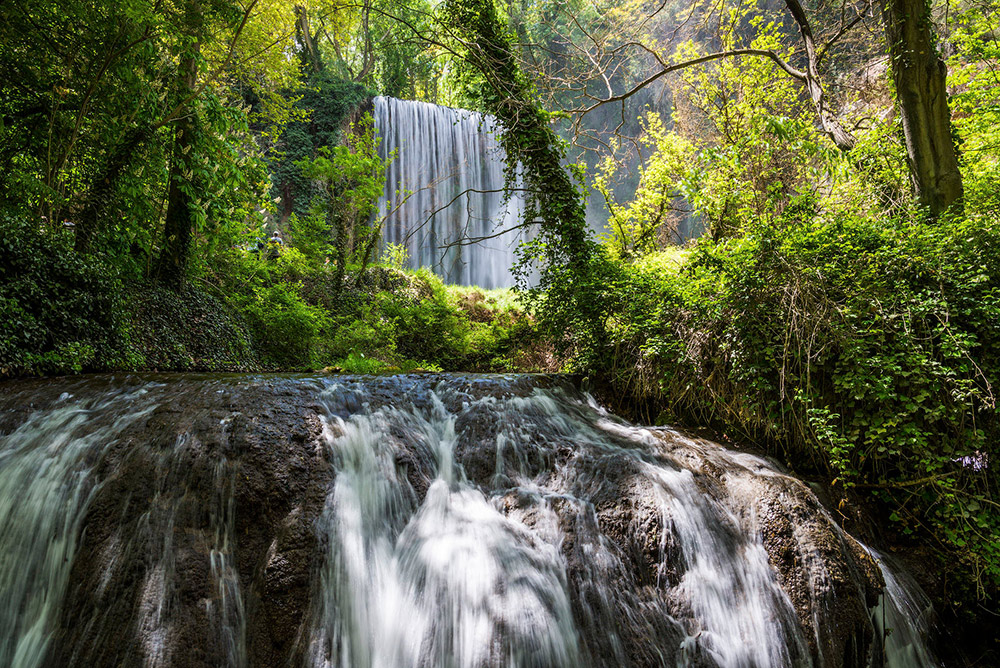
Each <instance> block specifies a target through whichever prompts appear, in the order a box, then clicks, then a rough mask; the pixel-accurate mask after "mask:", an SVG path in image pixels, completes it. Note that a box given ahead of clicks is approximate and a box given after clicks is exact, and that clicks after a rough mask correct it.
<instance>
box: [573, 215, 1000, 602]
mask: <svg viewBox="0 0 1000 668" xmlns="http://www.w3.org/2000/svg"><path fill="white" fill-rule="evenodd" d="M998 251H1000V220H998V219H997V218H996V217H995V216H994V217H977V218H962V219H956V220H940V221H937V222H926V221H919V222H892V221H878V222H876V221H872V220H868V219H864V218H861V217H852V216H849V215H840V216H838V217H835V218H833V219H829V220H824V219H822V218H819V217H817V218H810V219H807V220H790V221H789V220H783V221H779V222H777V223H774V224H760V225H757V226H748V227H747V228H746V230H745V233H744V234H742V235H740V236H738V237H733V238H727V239H725V240H722V241H719V242H715V241H713V240H711V239H710V238H707V237H706V238H702V239H700V240H699V241H698V242H697V243H695V244H693V245H692V246H691V247H690V248H689V249H688V250H686V251H685V253H684V257H682V258H680V259H679V261H678V258H677V256H676V253H674V254H671V255H663V254H660V255H654V256H650V257H647V258H646V259H644V260H642V261H639V262H637V263H634V264H632V265H630V266H629V267H628V270H624V271H620V272H617V273H616V276H617V279H616V280H617V284H616V285H615V290H614V291H615V293H616V295H617V303H618V305H619V308H618V310H617V312H616V315H615V317H613V318H611V321H610V324H609V331H610V333H611V339H612V344H611V348H610V349H609V350H600V351H598V350H581V351H579V353H578V354H579V357H580V358H581V359H587V360H588V363H589V364H591V365H593V370H594V371H595V373H597V374H598V375H600V376H602V377H603V378H604V379H605V380H606V381H607V382H608V383H609V385H610V387H611V390H610V391H609V392H608V394H609V395H610V396H613V397H617V398H618V400H619V401H621V402H622V403H630V404H631V405H632V406H633V408H636V407H643V406H644V407H646V409H647V410H649V411H650V412H651V416H657V419H658V421H660V422H667V421H681V422H684V423H687V424H692V425H702V426H709V427H713V428H716V429H717V430H719V431H720V432H724V433H728V434H729V435H730V436H732V437H734V438H737V439H744V440H751V441H755V442H758V443H761V444H763V445H765V446H766V447H767V448H768V449H769V450H770V451H771V452H772V453H773V454H775V455H777V456H779V457H782V458H783V459H784V460H785V461H787V462H789V463H790V464H792V465H793V467H795V468H796V469H798V470H800V471H802V470H812V471H818V472H821V473H825V474H826V476H827V478H828V479H833V480H834V482H835V485H839V486H842V488H843V489H851V490H853V491H854V492H859V493H862V494H865V495H871V497H872V498H873V499H874V500H876V501H877V502H878V504H879V506H880V507H882V508H885V509H886V513H887V515H888V519H889V520H890V524H891V525H893V526H895V527H896V528H897V529H898V530H899V532H901V533H902V534H904V535H906V534H912V535H920V536H924V537H930V538H931V540H932V542H933V544H935V545H936V546H937V547H938V549H939V550H940V552H941V554H942V555H944V556H945V557H946V560H947V563H948V565H949V567H950V568H954V569H958V570H960V571H962V572H963V574H964V575H967V576H969V577H964V578H958V579H957V581H958V582H959V583H962V584H960V585H958V586H962V585H964V584H967V585H968V586H969V587H971V588H972V589H974V591H968V592H966V593H965V594H961V593H960V592H957V591H956V592H955V598H956V600H961V599H964V600H967V601H968V600H976V599H979V600H982V599H983V598H985V597H988V596H995V595H996V592H997V587H998V585H1000V512H998V510H1000V508H998V506H997V503H996V499H997V498H1000V495H998V494H997V491H998V490H997V476H996V467H997V458H998V456H1000V448H998V447H997V437H998V435H1000V430H998V421H997V415H996V404H995V401H996V391H997V388H998V381H1000V252H998Z"/></svg>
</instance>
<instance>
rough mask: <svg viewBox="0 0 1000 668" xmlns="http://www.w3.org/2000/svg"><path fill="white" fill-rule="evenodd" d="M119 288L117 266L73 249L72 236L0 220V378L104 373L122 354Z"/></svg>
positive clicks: (124, 336)
mask: <svg viewBox="0 0 1000 668" xmlns="http://www.w3.org/2000/svg"><path fill="white" fill-rule="evenodd" d="M123 299H124V294H123V291H122V283H121V280H120V278H119V275H118V272H117V270H116V268H115V267H114V266H112V265H111V264H110V263H109V262H107V261H106V260H104V259H103V258H102V257H100V256H97V255H90V256H85V255H80V254H77V253H75V252H74V251H73V235H72V233H71V232H69V231H67V230H65V229H63V228H53V227H51V226H49V225H48V224H45V223H35V222H31V221H29V220H28V219H27V218H25V217H11V216H3V217H0V376H13V375H30V374H57V373H78V372H80V371H84V370H90V369H97V368H102V367H103V366H105V365H107V364H109V363H111V362H112V361H113V360H114V358H115V356H116V354H117V351H121V350H123V349H124V348H125V347H126V345H127V341H128V335H127V333H126V328H125V326H124V321H123V318H122V313H123Z"/></svg>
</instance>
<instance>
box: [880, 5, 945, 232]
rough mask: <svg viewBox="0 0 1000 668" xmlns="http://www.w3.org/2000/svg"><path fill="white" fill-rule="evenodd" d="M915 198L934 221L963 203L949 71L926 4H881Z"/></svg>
mask: <svg viewBox="0 0 1000 668" xmlns="http://www.w3.org/2000/svg"><path fill="white" fill-rule="evenodd" d="M882 18H883V20H884V22H885V35H886V41H887V42H888V46H889V58H890V60H891V61H892V78H893V82H894V83H895V85H896V97H897V99H898V100H899V108H900V115H901V116H902V120H903V134H904V136H905V140H906V154H907V160H908V162H909V166H910V177H911V180H912V182H913V192H914V194H915V195H916V196H917V199H918V200H919V202H920V204H921V205H923V206H925V207H926V208H927V209H928V210H929V211H930V213H931V215H932V216H938V215H940V214H942V213H944V212H945V211H946V210H947V209H948V208H949V207H951V206H952V205H953V204H956V203H958V204H960V203H961V200H962V174H961V172H960V171H959V169H958V156H957V152H956V150H955V143H954V141H953V139H952V135H951V110H950V109H949V108H948V91H947V88H946V85H945V84H946V81H945V80H946V76H947V68H946V67H945V64H944V62H943V61H942V60H941V58H940V57H939V56H938V52H937V48H936V45H935V43H934V36H933V34H932V32H931V20H930V10H929V8H928V6H927V3H926V0H882Z"/></svg>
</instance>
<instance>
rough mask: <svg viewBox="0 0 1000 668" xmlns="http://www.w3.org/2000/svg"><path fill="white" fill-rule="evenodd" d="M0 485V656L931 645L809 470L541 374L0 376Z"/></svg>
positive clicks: (109, 658)
mask: <svg viewBox="0 0 1000 668" xmlns="http://www.w3.org/2000/svg"><path fill="white" fill-rule="evenodd" d="M0 510H2V511H3V512H2V513H0V601H2V603H3V604H2V605H0V665H3V666H5V667H6V666H11V667H12V668H41V667H46V666H60V667H63V668H83V667H84V666H86V667H87V668H103V667H105V666H107V667H109V668H110V667H118V666H129V667H132V666H136V667H138V666H143V667H150V668H167V667H178V668H209V667H211V668H219V667H227V668H247V667H255V666H261V667H270V666H311V667H316V668H603V667H605V666H623V667H635V668H645V667H647V666H670V667H673V666H678V667H682V668H684V667H689V668H785V667H799V666H802V667H805V666H818V667H821V668H825V667H827V666H830V667H833V666H838V667H843V668H847V667H850V668H863V667H864V666H888V668H933V667H936V666H938V665H939V664H938V663H937V661H936V659H934V658H933V656H932V654H931V653H930V651H929V649H928V648H927V647H926V640H927V635H928V630H927V626H926V623H925V620H924V619H923V617H924V615H925V612H926V610H927V608H928V604H927V602H926V599H925V598H923V596H922V594H920V593H919V590H918V589H917V588H916V587H915V585H913V584H912V583H909V582H908V581H907V579H906V578H905V576H903V575H902V574H900V573H899V571H898V570H896V569H894V568H893V567H892V565H891V563H890V562H889V561H887V560H885V559H883V558H882V557H881V555H879V554H878V553H875V552H871V553H870V554H871V555H872V556H874V557H875V558H876V559H877V562H878V563H876V561H874V560H872V558H871V557H869V556H868V555H869V553H868V552H866V548H864V547H863V546H861V545H860V544H859V543H857V541H855V540H854V539H853V538H851V537H850V536H848V535H846V534H844V533H843V532H842V531H841V530H840V529H839V527H838V526H837V525H836V523H835V522H834V521H833V520H832V519H831V518H830V517H829V515H828V514H827V513H826V511H825V510H824V509H823V507H822V506H821V505H820V504H819V502H818V500H817V499H816V497H815V496H814V495H813V494H812V493H811V492H810V491H809V488H808V487H807V486H806V485H804V484H803V483H801V482H800V481H798V480H795V479H794V478H791V477H789V476H787V475H784V474H783V473H780V472H778V471H776V470H775V469H774V468H773V467H772V466H771V465H770V464H769V463H768V462H766V461H765V460H763V459H761V458H758V457H755V456H752V455H749V454H745V453H738V452H733V451H730V450H727V449H725V448H723V447H722V446H720V445H718V444H715V443H711V442H709V441H705V440H702V439H697V438H692V437H689V436H686V435H684V434H682V433H679V432H677V431H674V430H670V429H662V428H660V429H652V428H643V427H638V426H635V425H631V424H628V423H626V422H624V421H622V420H619V419H618V418H615V417H614V416H612V415H610V414H608V413H606V412H605V411H604V410H603V409H601V408H600V407H599V406H598V405H597V404H596V403H595V402H594V401H593V399H591V398H590V397H589V396H587V395H585V394H581V393H580V392H578V391H577V390H575V389H574V388H572V387H571V386H569V385H568V384H565V383H563V381H561V380H559V379H553V378H534V377H528V376H471V375H445V374H441V375H426V376H385V377H377V378H373V377H367V378H365V377H349V376H345V377H337V378H330V377H300V376H285V375H265V376H249V377H247V376H221V377H219V376H207V377H198V376H189V375H185V376H177V377H174V376H157V377H153V378H147V379H136V378H92V379H85V380H77V381H67V380H61V379H56V380H52V381H37V382H31V383H25V384H24V386H23V389H17V390H16V391H15V390H14V389H12V387H11V386H10V385H8V386H7V387H4V386H2V385H0ZM879 569H881V573H882V575H881V576H879V575H878V573H879ZM883 582H884V588H883ZM883 659H884V661H883Z"/></svg>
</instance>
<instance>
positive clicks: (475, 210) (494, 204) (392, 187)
mask: <svg viewBox="0 0 1000 668" xmlns="http://www.w3.org/2000/svg"><path fill="white" fill-rule="evenodd" d="M374 106H375V109H374V118H375V127H376V129H377V130H378V133H379V136H380V137H381V144H380V152H381V154H382V156H383V158H385V157H386V156H389V155H391V154H393V153H394V152H395V156H396V157H395V159H394V160H392V161H391V162H390V163H389V166H388V169H387V172H386V186H385V192H384V193H383V195H382V197H381V199H380V200H379V212H380V215H382V216H387V219H386V221H385V226H384V228H383V235H382V237H383V241H384V242H385V243H392V244H402V245H403V246H405V247H406V249H407V252H408V254H409V266H410V267H411V268H417V267H430V268H431V269H432V270H433V271H434V272H435V273H437V274H439V275H440V276H442V277H443V278H445V279H446V281H447V282H449V283H457V284H460V285H479V286H480V287H483V288H497V287H510V286H511V285H512V284H513V277H512V275H511V266H512V265H513V264H514V251H515V249H516V247H517V244H518V242H519V241H520V240H521V235H520V234H519V232H518V231H517V230H516V229H515V228H516V227H517V225H518V224H519V223H520V222H521V213H522V211H523V209H524V199H523V197H522V196H521V195H520V194H517V193H515V194H514V195H513V196H511V197H509V198H507V197H505V196H504V192H503V190H504V171H505V169H506V159H505V155H504V151H503V148H502V147H501V146H500V144H499V143H498V142H497V140H496V136H495V127H494V121H493V120H492V119H491V118H490V117H488V116H483V115H482V114H478V113H475V112H471V111H465V110H462V109H452V108H451V107H442V106H439V105H436V104H428V103H426V102H413V101H408V100H398V99H396V98H392V97H376V98H375V101H374ZM470 242H474V243H470Z"/></svg>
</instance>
